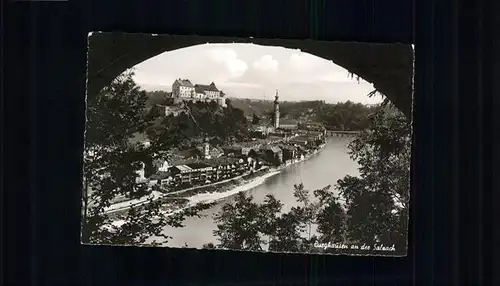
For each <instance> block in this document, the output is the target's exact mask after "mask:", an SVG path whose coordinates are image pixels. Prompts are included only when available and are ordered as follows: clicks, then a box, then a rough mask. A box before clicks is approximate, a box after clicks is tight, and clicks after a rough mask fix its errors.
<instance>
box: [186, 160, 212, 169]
mask: <svg viewBox="0 0 500 286" xmlns="http://www.w3.org/2000/svg"><path fill="white" fill-rule="evenodd" d="M186 166H188V167H189V168H191V169H193V170H196V169H203V168H207V167H210V165H208V164H206V163H205V162H197V163H189V164H186Z"/></svg>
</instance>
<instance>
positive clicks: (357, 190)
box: [214, 104, 411, 253]
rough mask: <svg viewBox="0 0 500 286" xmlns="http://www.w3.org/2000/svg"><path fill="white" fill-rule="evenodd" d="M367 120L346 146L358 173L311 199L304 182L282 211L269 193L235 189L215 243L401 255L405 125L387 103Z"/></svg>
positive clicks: (404, 228)
mask: <svg viewBox="0 0 500 286" xmlns="http://www.w3.org/2000/svg"><path fill="white" fill-rule="evenodd" d="M370 120H371V121H372V122H371V126H372V128H371V129H368V130H364V131H362V132H361V134H360V135H359V137H358V138H356V139H355V140H354V141H352V142H351V143H350V144H349V149H350V155H351V157H352V158H353V159H354V160H356V161H357V162H358V163H359V165H360V169H359V171H360V175H359V176H357V177H353V176H345V177H344V178H343V179H341V180H339V181H338V182H337V185H336V190H337V191H338V193H337V194H336V192H333V191H332V190H331V189H330V186H326V187H325V188H322V189H318V190H315V191H314V192H313V194H314V197H313V198H312V197H311V196H310V192H309V191H308V190H307V189H306V188H305V186H304V185H303V184H299V185H295V186H294V196H295V198H296V201H297V203H298V204H297V206H294V207H292V208H291V210H290V211H289V212H286V213H284V212H283V211H282V203H281V202H280V201H278V200H276V199H275V198H274V197H273V196H270V195H269V196H267V197H266V200H265V201H264V203H262V204H257V203H255V202H253V201H252V197H251V196H250V197H246V196H245V195H244V194H242V193H240V194H239V195H238V196H237V199H236V203H235V204H232V203H228V204H226V205H224V206H223V208H222V210H221V212H220V213H218V214H217V215H216V220H217V222H218V224H217V228H218V229H217V230H216V231H215V232H214V234H215V235H217V236H218V237H219V241H220V242H221V243H220V245H218V246H214V247H223V248H236V249H248V250H260V249H261V248H262V246H263V245H265V244H266V243H267V244H268V245H269V250H270V251H293V252H318V251H327V252H338V250H322V249H315V248H314V243H315V242H323V243H328V242H330V243H343V244H357V245H359V246H361V245H365V246H368V247H370V248H372V249H373V247H375V246H381V245H383V246H385V247H391V246H393V245H394V247H395V250H396V253H405V252H406V241H407V222H408V207H409V206H408V202H409V175H410V155H411V125H410V122H409V121H408V120H407V118H405V116H404V115H403V114H402V113H401V112H399V111H397V110H396V109H395V108H394V107H393V106H392V105H390V104H388V105H381V106H379V107H377V108H376V110H375V113H373V114H372V115H371V116H370ZM314 225H316V226H317V231H316V233H313V232H312V227H313V226H314ZM266 238H267V239H266ZM341 251H342V252H344V251H346V250H341ZM354 252H358V251H357V250H355V251H354Z"/></svg>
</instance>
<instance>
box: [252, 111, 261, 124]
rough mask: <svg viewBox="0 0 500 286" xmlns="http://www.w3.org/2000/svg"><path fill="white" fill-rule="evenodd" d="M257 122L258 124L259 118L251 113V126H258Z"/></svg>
mask: <svg viewBox="0 0 500 286" xmlns="http://www.w3.org/2000/svg"><path fill="white" fill-rule="evenodd" d="M259 122H260V118H259V117H258V116H257V115H256V114H255V113H253V115H252V124H254V125H257V124H259Z"/></svg>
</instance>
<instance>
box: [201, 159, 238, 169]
mask: <svg viewBox="0 0 500 286" xmlns="http://www.w3.org/2000/svg"><path fill="white" fill-rule="evenodd" d="M239 160H240V159H238V158H227V157H220V158H213V159H209V160H205V161H203V162H204V163H206V164H208V165H210V166H213V167H216V166H220V165H228V164H234V163H236V162H238V161H239Z"/></svg>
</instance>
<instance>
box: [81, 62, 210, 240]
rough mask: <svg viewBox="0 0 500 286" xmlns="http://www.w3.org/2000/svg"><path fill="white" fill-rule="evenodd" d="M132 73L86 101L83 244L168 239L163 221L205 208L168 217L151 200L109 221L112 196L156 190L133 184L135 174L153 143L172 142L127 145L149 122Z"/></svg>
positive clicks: (155, 146)
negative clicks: (154, 237) (117, 222)
mask: <svg viewBox="0 0 500 286" xmlns="http://www.w3.org/2000/svg"><path fill="white" fill-rule="evenodd" d="M132 77H133V72H132V71H131V70H129V71H127V72H125V73H123V74H122V75H120V76H118V77H117V78H116V79H115V80H113V82H111V83H110V84H109V85H108V86H106V87H105V88H104V89H103V90H102V91H101V92H100V93H99V94H98V95H97V96H96V97H94V98H89V99H88V101H87V126H86V127H87V128H86V133H85V151H84V174H83V175H84V179H83V181H84V189H83V210H82V242H85V243H106V244H142V243H144V242H145V241H146V240H147V239H148V238H150V237H152V236H156V237H162V238H164V239H168V236H166V235H164V234H162V230H163V228H164V227H165V226H166V225H171V226H174V227H182V221H183V220H184V218H185V217H186V216H197V215H198V212H199V211H200V210H202V209H205V208H207V207H209V206H207V205H204V204H202V205H199V206H197V207H194V208H190V209H187V210H185V211H182V212H179V213H176V214H174V215H170V216H168V215H166V214H165V213H164V212H162V211H161V207H162V206H164V204H165V202H162V201H161V200H156V201H153V199H152V198H151V199H150V200H149V203H146V204H144V205H143V206H140V207H136V208H130V209H128V210H126V211H124V212H125V213H124V214H123V218H122V224H121V225H120V226H117V225H112V222H113V219H112V217H111V216H110V214H109V213H107V212H106V208H107V207H109V206H110V205H111V204H112V203H113V201H115V200H116V199H117V198H118V197H125V198H130V199H137V198H144V197H145V196H146V195H148V194H151V193H152V192H153V191H155V190H157V189H156V188H157V187H153V188H150V187H149V186H148V185H147V184H146V183H140V182H138V181H137V179H138V178H139V174H138V173H139V171H140V170H141V169H143V168H144V162H146V161H148V160H150V159H151V157H152V156H153V155H154V154H155V153H156V152H157V151H159V150H160V149H159V147H165V148H167V147H172V146H174V145H175V144H176V143H178V142H177V141H176V137H175V136H173V138H171V139H170V141H169V142H162V143H163V144H152V146H151V147H149V148H148V147H145V146H143V145H141V144H132V143H130V138H132V137H133V136H134V134H135V133H138V132H139V133H140V132H144V131H145V129H146V128H148V127H149V126H150V125H151V124H153V122H152V120H151V118H149V117H148V116H147V115H146V114H145V112H143V111H144V109H145V104H146V100H147V97H146V94H145V92H144V91H142V90H140V88H139V87H138V86H137V85H136V84H135V82H134V81H133V79H132ZM155 143H156V142H155Z"/></svg>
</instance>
